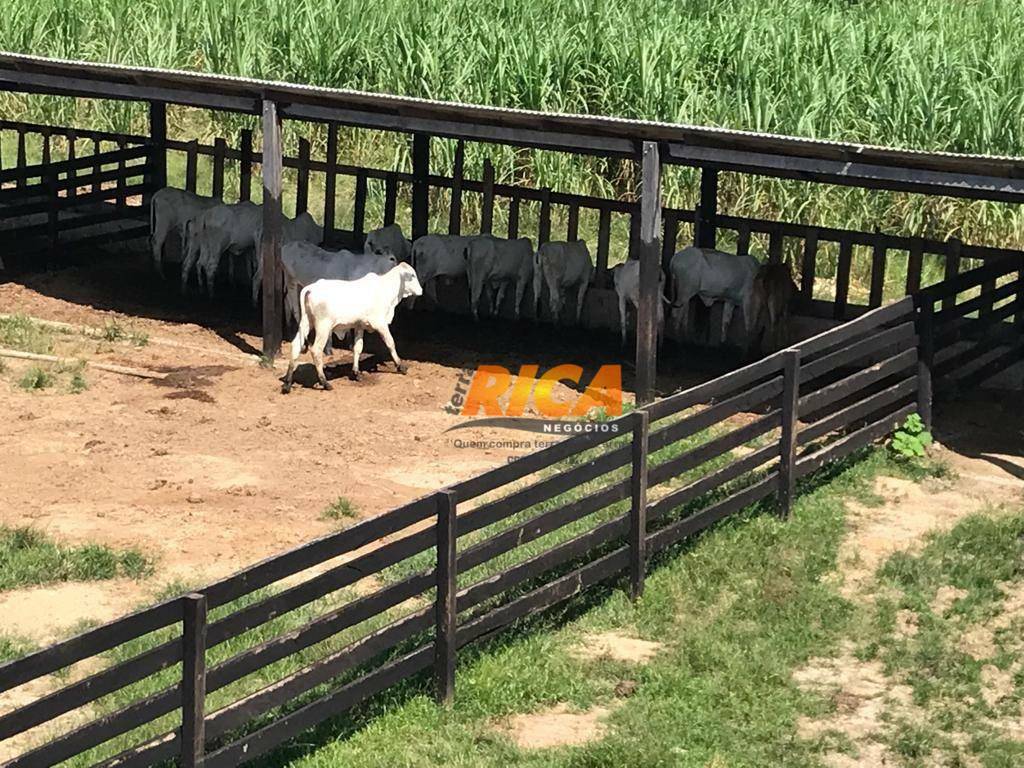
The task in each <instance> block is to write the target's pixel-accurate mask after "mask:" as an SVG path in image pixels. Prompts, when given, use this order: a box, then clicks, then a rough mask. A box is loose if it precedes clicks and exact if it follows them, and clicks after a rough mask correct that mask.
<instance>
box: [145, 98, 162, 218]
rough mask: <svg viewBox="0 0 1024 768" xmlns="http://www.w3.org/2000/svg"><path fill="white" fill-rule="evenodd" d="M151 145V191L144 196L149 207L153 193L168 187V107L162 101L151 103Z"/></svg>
mask: <svg viewBox="0 0 1024 768" xmlns="http://www.w3.org/2000/svg"><path fill="white" fill-rule="evenodd" d="M149 144H150V147H152V152H151V154H150V158H149V159H150V164H151V166H150V167H151V168H152V171H151V172H150V176H149V179H148V181H149V184H148V185H147V186H149V188H150V189H149V190H147V192H146V193H145V194H144V195H143V196H142V204H143V205H149V199H150V197H152V195H153V192H155V191H156V190H158V189H163V188H164V187H166V186H167V105H166V104H165V103H164V102H162V101H151V102H149Z"/></svg>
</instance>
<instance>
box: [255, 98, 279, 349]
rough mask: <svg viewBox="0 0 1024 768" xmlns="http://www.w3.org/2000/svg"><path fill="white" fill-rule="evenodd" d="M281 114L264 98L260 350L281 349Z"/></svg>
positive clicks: (272, 103) (260, 246)
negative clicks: (261, 348)
mask: <svg viewBox="0 0 1024 768" xmlns="http://www.w3.org/2000/svg"><path fill="white" fill-rule="evenodd" d="M282 162H283V158H282V155H281V118H280V116H279V115H278V112H277V104H275V103H274V102H273V101H264V102H263V240H262V241H261V242H260V245H259V248H260V259H262V261H263V354H264V355H265V356H267V357H268V358H270V359H271V360H273V359H274V358H275V357H276V356H277V353H278V352H279V351H280V349H281V335H282V328H281V323H282V319H283V314H284V313H283V312H282V306H281V276H280V271H281V165H282Z"/></svg>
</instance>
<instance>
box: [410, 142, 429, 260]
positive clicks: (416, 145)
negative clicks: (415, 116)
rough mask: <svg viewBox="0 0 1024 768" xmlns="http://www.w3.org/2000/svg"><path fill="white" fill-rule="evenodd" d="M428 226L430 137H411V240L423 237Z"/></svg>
mask: <svg viewBox="0 0 1024 768" xmlns="http://www.w3.org/2000/svg"><path fill="white" fill-rule="evenodd" d="M429 226H430V136H428V135H427V134H425V133H414V134H413V137H412V239H413V240H415V239H416V238H417V237H423V236H424V235H425V234H427V229H428V227H429Z"/></svg>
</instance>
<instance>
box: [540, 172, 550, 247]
mask: <svg viewBox="0 0 1024 768" xmlns="http://www.w3.org/2000/svg"><path fill="white" fill-rule="evenodd" d="M550 239H551V190H550V189H549V188H548V187H544V189H542V190H541V191H540V223H539V224H538V226H537V245H538V247H539V246H541V245H543V244H544V243H546V242H547V241H548V240H550Z"/></svg>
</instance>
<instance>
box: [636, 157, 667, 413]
mask: <svg viewBox="0 0 1024 768" xmlns="http://www.w3.org/2000/svg"><path fill="white" fill-rule="evenodd" d="M660 237H661V158H660V156H659V152H658V145H657V143H656V142H653V141H645V142H644V146H643V160H642V182H641V187H640V247H639V248H638V254H637V255H638V258H639V259H640V291H639V293H640V304H639V306H638V307H637V313H636V400H637V403H640V404H645V403H649V402H651V401H652V400H653V399H654V387H655V379H656V377H657V373H656V371H657V354H658V350H657V339H658V331H659V328H658V320H657V318H658V315H659V313H660V310H661V299H662V294H661V283H660V279H659V278H660V277H661V275H662V272H661V243H660V242H659V238H660Z"/></svg>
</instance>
